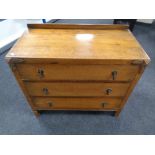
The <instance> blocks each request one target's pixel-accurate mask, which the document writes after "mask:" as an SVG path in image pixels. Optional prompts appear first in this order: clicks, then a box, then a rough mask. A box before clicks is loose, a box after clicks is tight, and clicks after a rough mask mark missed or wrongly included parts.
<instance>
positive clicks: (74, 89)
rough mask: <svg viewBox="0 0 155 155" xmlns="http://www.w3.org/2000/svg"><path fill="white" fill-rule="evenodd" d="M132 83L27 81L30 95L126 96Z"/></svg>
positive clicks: (26, 84)
mask: <svg viewBox="0 0 155 155" xmlns="http://www.w3.org/2000/svg"><path fill="white" fill-rule="evenodd" d="M129 85H130V83H103V82H102V83H89V82H87V83H84V82H25V86H26V89H27V90H28V93H29V95H30V96H120V97H121V96H124V95H125V94H126V92H127V89H128V87H129Z"/></svg>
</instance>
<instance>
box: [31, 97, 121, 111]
mask: <svg viewBox="0 0 155 155" xmlns="http://www.w3.org/2000/svg"><path fill="white" fill-rule="evenodd" d="M33 103H34V106H35V108H36V109H40V110H41V109H47V110H48V109H61V110H63V109H64V110H65V109H66V110H67V109H68V110H69V109H70V110H76V109H77V110H97V109H100V110H102V109H111V110H112V109H119V107H120V103H121V99H118V98H103V97H100V98H88V97H86V98H76V97H75V98H67V97H65V98H52V97H47V98H45V97H34V98H33Z"/></svg>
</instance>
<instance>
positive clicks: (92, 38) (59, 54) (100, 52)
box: [6, 24, 149, 64]
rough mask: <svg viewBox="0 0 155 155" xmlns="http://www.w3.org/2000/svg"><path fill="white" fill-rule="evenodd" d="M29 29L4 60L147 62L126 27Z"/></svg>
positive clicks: (37, 26)
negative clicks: (42, 59)
mask: <svg viewBox="0 0 155 155" xmlns="http://www.w3.org/2000/svg"><path fill="white" fill-rule="evenodd" d="M28 28H29V29H28V31H26V32H25V33H24V35H23V36H22V37H21V38H20V39H19V40H18V41H17V43H16V45H15V46H14V47H13V48H12V49H11V51H10V52H9V53H8V54H7V56H6V57H7V58H29V59H33V61H35V60H37V59H40V58H46V59H66V60H67V59H76V60H78V59H85V60H86V59H87V60H92V59H93V60H100V61H103V60H104V61H105V62H106V61H113V62H117V63H118V62H119V63H120V64H121V63H123V62H124V61H129V62H131V61H133V60H138V61H139V60H140V61H144V62H145V63H146V64H147V63H148V62H149V57H148V56H147V54H146V53H145V51H144V50H143V49H142V47H141V46H140V44H139V43H138V42H137V41H136V39H135V37H134V36H133V35H132V33H131V32H130V31H129V30H128V26H126V25H63V24H62V25H61V24H29V25H28Z"/></svg>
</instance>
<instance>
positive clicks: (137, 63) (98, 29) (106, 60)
mask: <svg viewBox="0 0 155 155" xmlns="http://www.w3.org/2000/svg"><path fill="white" fill-rule="evenodd" d="M6 59H7V61H8V63H9V65H10V67H11V69H12V71H13V73H14V75H15V77H16V79H17V81H18V83H19V85H20V87H21V88H22V90H23V92H24V94H25V96H26V98H27V100H28V102H29V104H30V106H31V108H32V110H33V112H34V113H35V114H36V115H38V114H39V111H41V110H100V111H115V115H116V116H118V115H119V113H120V111H121V110H122V108H123V106H124V105H125V103H126V101H127V99H128V97H129V95H130V93H131V92H132V90H133V88H134V86H135V85H136V83H137V82H138V80H139V78H140V77H141V75H142V73H143V71H144V68H145V67H146V65H147V64H148V63H149V61H150V59H149V57H148V56H147V54H146V53H145V51H144V50H143V49H142V47H141V46H140V45H139V43H138V42H137V40H136V39H135V38H134V36H133V35H132V33H131V32H130V31H129V30H128V26H126V25H59V24H29V25H28V30H27V31H26V32H25V33H24V35H23V36H22V37H21V38H20V39H19V40H18V41H17V43H16V44H15V46H14V47H13V48H12V49H11V50H10V51H9V53H8V54H7V55H6Z"/></svg>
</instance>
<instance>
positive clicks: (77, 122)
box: [0, 20, 155, 134]
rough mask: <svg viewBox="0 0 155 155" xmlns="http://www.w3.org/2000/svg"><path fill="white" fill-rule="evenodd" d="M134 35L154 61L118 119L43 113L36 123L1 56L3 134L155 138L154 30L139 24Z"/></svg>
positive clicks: (0, 118)
mask: <svg viewBox="0 0 155 155" xmlns="http://www.w3.org/2000/svg"><path fill="white" fill-rule="evenodd" d="M61 22H65V21H63V20H59V23H61ZM67 22H71V21H69V20H66V23H67ZM72 22H74V20H72ZM76 22H77V21H76ZM78 22H79V21H78ZM82 22H83V23H84V21H82ZM90 22H92V21H90V20H88V21H87V22H86V23H90ZM110 22H111V21H110ZM92 23H105V22H102V21H101V20H100V21H98V20H94V21H93V22H92ZM133 33H134V34H135V36H136V38H137V39H138V40H139V42H140V43H141V45H142V46H143V48H144V49H145V50H146V51H147V53H148V54H149V56H150V57H151V59H152V61H151V63H150V65H149V67H148V68H147V69H146V70H145V72H144V74H143V76H142V78H141V80H140V81H139V83H138V85H137V86H136V88H135V89H134V92H133V93H132V95H131V96H130V98H129V100H128V102H127V104H126V106H125V107H124V110H123V111H122V113H121V115H120V117H119V118H118V119H116V118H115V117H113V116H111V114H109V113H104V112H64V111H57V112H43V113H42V115H41V116H40V117H39V118H38V119H37V118H36V117H35V116H34V115H33V113H32V112H31V109H30V107H29V106H28V104H27V101H26V100H25V98H24V96H23V94H22V92H21V90H20V89H19V87H18V84H17V82H16V81H15V79H14V77H13V75H12V73H11V71H10V69H9V67H8V65H7V64H6V62H5V60H4V56H5V54H3V55H2V56H0V134H155V61H154V60H155V28H153V26H149V25H140V24H137V25H136V27H135V29H134V32H133Z"/></svg>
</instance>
